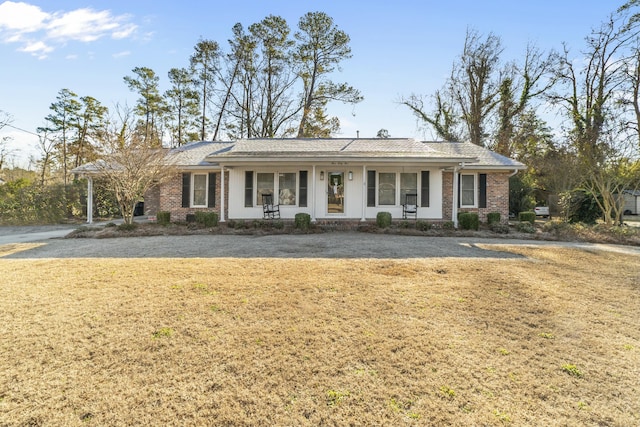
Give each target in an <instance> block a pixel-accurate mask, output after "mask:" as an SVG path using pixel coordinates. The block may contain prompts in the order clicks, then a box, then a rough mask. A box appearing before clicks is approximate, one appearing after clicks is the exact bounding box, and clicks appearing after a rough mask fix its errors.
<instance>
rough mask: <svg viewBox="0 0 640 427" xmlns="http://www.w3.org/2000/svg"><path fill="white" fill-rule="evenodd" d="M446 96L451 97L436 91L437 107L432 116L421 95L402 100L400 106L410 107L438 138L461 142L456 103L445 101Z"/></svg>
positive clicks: (448, 94)
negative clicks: (427, 110)
mask: <svg viewBox="0 0 640 427" xmlns="http://www.w3.org/2000/svg"><path fill="white" fill-rule="evenodd" d="M445 92H446V91H445ZM445 96H448V97H451V94H450V92H446V95H444V94H443V92H442V91H439V90H438V91H436V93H435V94H434V95H433V99H434V101H435V104H436V105H435V109H434V111H433V113H431V114H429V113H427V112H426V111H425V110H426V107H425V105H424V104H425V102H424V97H423V96H421V95H416V94H412V95H410V96H409V97H408V98H401V99H400V104H402V105H404V106H406V107H409V109H410V110H411V112H412V113H413V114H414V115H415V116H416V118H417V119H418V120H419V121H421V122H423V123H424V124H426V125H429V126H431V127H432V128H433V129H434V130H435V132H436V135H437V137H438V138H442V139H443V140H445V141H460V132H459V131H458V125H459V123H460V117H459V115H458V113H457V111H456V109H455V107H454V102H453V101H452V100H449V101H447V100H445V98H444V97H445Z"/></svg>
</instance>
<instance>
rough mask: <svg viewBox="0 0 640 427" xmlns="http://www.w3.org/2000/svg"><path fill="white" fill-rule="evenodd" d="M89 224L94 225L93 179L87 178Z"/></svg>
mask: <svg viewBox="0 0 640 427" xmlns="http://www.w3.org/2000/svg"><path fill="white" fill-rule="evenodd" d="M87 224H93V178H92V177H90V176H89V177H87Z"/></svg>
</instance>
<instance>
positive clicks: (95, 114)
mask: <svg viewBox="0 0 640 427" xmlns="http://www.w3.org/2000/svg"><path fill="white" fill-rule="evenodd" d="M80 105H81V106H80V110H79V111H78V117H77V123H76V124H77V127H76V132H77V134H76V138H75V141H73V144H72V146H71V154H72V155H73V156H74V159H75V160H74V167H78V166H80V165H81V164H83V163H86V162H88V161H93V160H95V147H94V141H95V139H96V138H97V137H98V135H99V133H100V131H101V130H102V129H103V127H104V124H105V120H106V117H107V113H108V109H107V107H105V106H103V105H102V104H101V103H100V101H98V100H97V99H95V98H93V97H91V96H83V97H81V98H80Z"/></svg>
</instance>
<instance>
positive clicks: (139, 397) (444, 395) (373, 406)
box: [0, 246, 640, 426]
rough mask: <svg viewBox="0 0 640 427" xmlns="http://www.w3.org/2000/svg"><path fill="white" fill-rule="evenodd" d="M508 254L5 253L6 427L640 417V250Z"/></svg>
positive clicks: (625, 421) (549, 421)
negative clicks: (84, 255) (187, 256)
mask: <svg viewBox="0 0 640 427" xmlns="http://www.w3.org/2000/svg"><path fill="white" fill-rule="evenodd" d="M491 247H492V248H493V247H494V246H491ZM19 249H20V248H19V247H18V246H16V247H12V248H11V249H8V250H10V251H15V250H19ZM500 249H501V250H509V251H511V252H514V253H517V254H519V255H522V256H524V258H511V259H495V260H487V259H468V258H458V259H446V260H445V259H439V258H430V259H419V258H417V259H411V260H401V259H400V260H391V259H388V260H385V259H376V260H373V259H351V260H344V259H260V258H257V259H231V258H216V259H197V258H191V259H36V260H33V259H31V260H23V259H0V291H1V292H2V298H0V335H1V336H2V340H0V360H2V363H3V369H1V370H0V425H65V426H75V425H78V426H80V425H83V426H84V425H122V426H125V425H136V424H137V425H149V424H156V425H210V424H212V423H213V424H216V425H234V426H236V425H247V426H253V425H255V426H263V425H299V426H317V425H505V424H512V425H532V426H534V425H535V426H537V425H610V426H628V425H638V424H640V401H639V400H638V395H639V394H640V383H639V382H638V378H639V377H640V329H639V328H638V313H639V312H640V285H639V283H640V266H639V264H638V257H634V256H627V255H622V254H614V253H607V252H599V251H585V250H579V249H567V248H565V249H559V248H549V247H544V248H517V249H516V248H515V247H509V246H504V247H500Z"/></svg>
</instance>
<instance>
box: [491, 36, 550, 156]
mask: <svg viewBox="0 0 640 427" xmlns="http://www.w3.org/2000/svg"><path fill="white" fill-rule="evenodd" d="M556 58H557V55H556V53H555V52H551V53H548V54H544V53H543V52H541V51H540V50H539V49H538V48H536V47H535V46H533V45H531V44H529V45H528V46H527V49H526V53H525V58H524V63H523V64H522V65H513V66H511V67H508V69H507V70H505V71H504V73H503V74H504V75H503V77H502V80H501V82H500V88H499V95H498V106H497V116H498V117H497V122H498V123H497V125H498V126H497V130H496V134H495V138H494V142H493V144H491V145H492V148H493V149H494V151H496V152H498V153H500V154H503V155H505V156H508V157H510V156H512V155H513V149H512V148H513V147H512V140H513V137H514V132H515V126H516V121H517V118H518V117H519V116H520V115H521V114H523V112H524V111H525V109H526V108H527V107H528V106H529V104H530V103H531V101H532V100H533V99H535V98H540V97H541V96H542V95H544V94H545V93H547V92H548V90H549V89H550V88H551V87H552V86H553V83H554V79H553V78H552V73H553V71H554V67H555V64H556V62H557V60H556Z"/></svg>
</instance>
